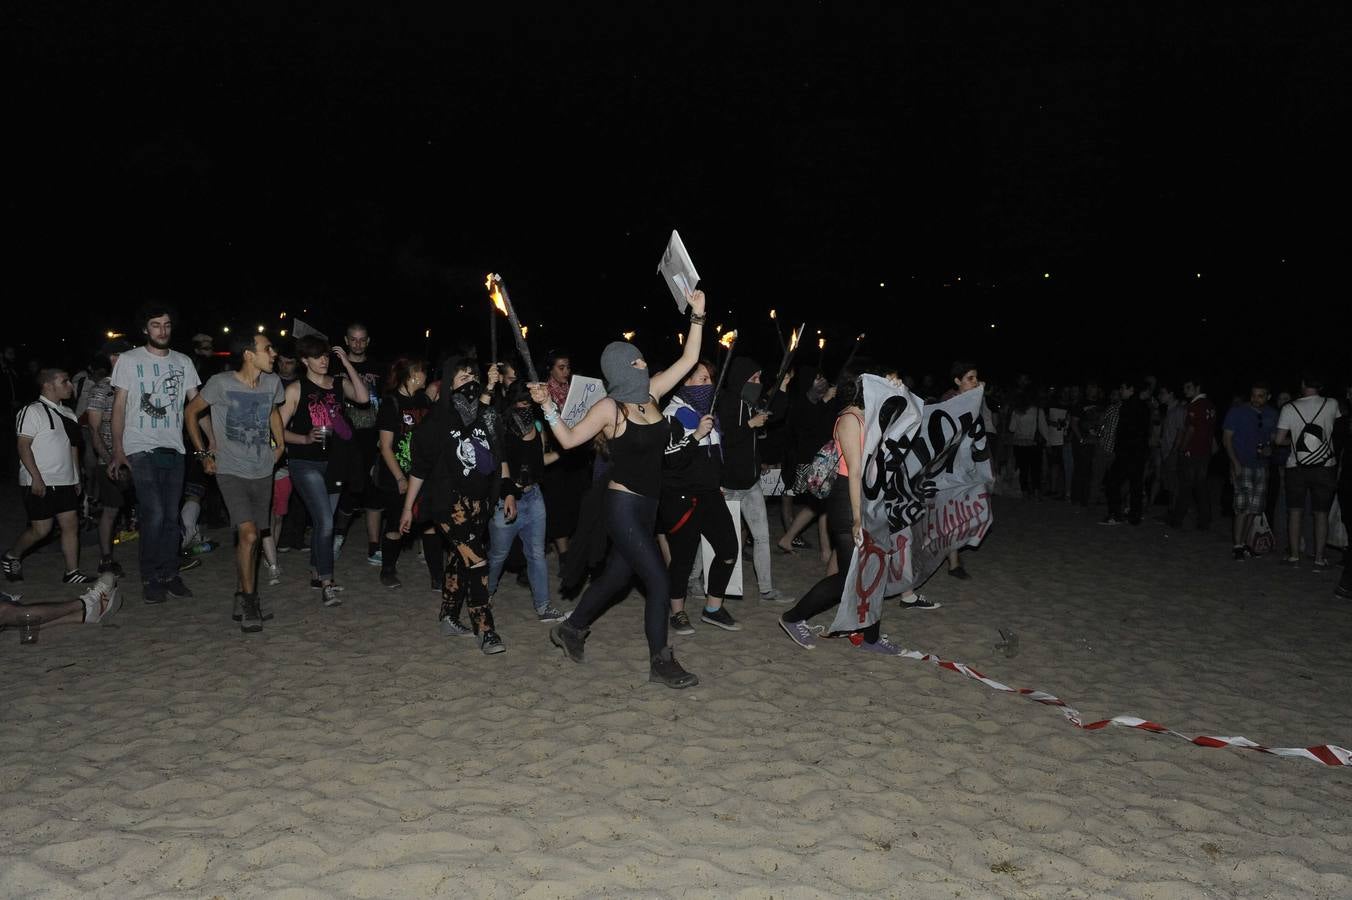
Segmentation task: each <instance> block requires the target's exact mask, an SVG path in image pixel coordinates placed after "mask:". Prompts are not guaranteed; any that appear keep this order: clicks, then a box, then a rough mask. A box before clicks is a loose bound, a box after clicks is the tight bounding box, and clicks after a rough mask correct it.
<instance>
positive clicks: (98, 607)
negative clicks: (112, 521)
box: [0, 572, 122, 631]
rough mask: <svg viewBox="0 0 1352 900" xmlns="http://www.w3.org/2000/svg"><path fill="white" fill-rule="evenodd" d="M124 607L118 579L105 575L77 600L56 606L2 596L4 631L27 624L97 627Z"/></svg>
mask: <svg viewBox="0 0 1352 900" xmlns="http://www.w3.org/2000/svg"><path fill="white" fill-rule="evenodd" d="M121 606H122V598H121V597H119V596H118V593H117V576H116V575H114V574H113V573H112V572H104V573H103V574H102V575H100V576H99V577H98V580H97V581H95V582H94V583H93V584H92V585H90V586H89V590H87V591H85V592H84V593H83V594H82V595H80V597H79V598H77V599H75V600H61V601H58V602H56V603H21V602H20V598H19V597H18V596H15V595H11V594H6V593H4V592H0V631H3V630H4V629H6V628H9V627H10V626H16V627H17V626H20V625H24V624H26V623H33V624H37V625H80V624H85V625H93V624H95V623H96V622H103V621H107V620H108V619H109V618H111V617H112V615H113V614H114V613H116V612H117V611H118V609H119V608H120V607H121Z"/></svg>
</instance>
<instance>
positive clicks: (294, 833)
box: [0, 498, 1352, 898]
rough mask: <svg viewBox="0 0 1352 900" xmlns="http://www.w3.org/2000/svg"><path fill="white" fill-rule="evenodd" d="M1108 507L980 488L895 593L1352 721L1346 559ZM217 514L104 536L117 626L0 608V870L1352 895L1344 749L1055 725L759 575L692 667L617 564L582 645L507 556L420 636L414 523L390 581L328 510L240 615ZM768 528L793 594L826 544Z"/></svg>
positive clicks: (1308, 737)
mask: <svg viewBox="0 0 1352 900" xmlns="http://www.w3.org/2000/svg"><path fill="white" fill-rule="evenodd" d="M6 507H7V510H8V511H7V513H6V514H5V516H4V519H5V524H6V533H7V534H11V535H12V534H13V533H14V529H16V528H17V527H18V525H19V523H17V522H16V521H14V519H15V517H16V510H14V509H13V505H12V504H9V503H7V504H6ZM1101 514H1102V513H1101V511H1100V510H1088V511H1083V510H1080V509H1079V508H1078V507H1070V506H1068V505H1067V504H1064V503H1053V502H1043V503H1033V502H1026V501H1021V500H1018V499H1004V498H1001V499H1000V500H999V501H998V503H997V506H996V525H995V528H994V529H993V530H992V532H991V534H990V536H989V537H988V539H987V543H986V545H985V546H984V547H983V548H982V549H980V550H979V551H976V552H971V553H969V555H968V562H967V567H968V569H969V570H970V571H971V572H972V574H973V578H972V580H970V581H967V582H959V581H957V580H955V579H952V578H949V577H947V576H946V575H944V574H943V573H940V574H939V575H937V576H936V577H935V578H934V579H933V580H932V581H931V583H930V584H929V585H928V586H927V588H926V593H927V594H928V595H929V596H931V597H932V598H933V599H936V600H939V601H941V602H942V603H943V604H944V605H943V608H942V609H940V610H937V611H934V612H915V611H910V612H903V611H901V610H898V609H896V608H895V606H890V607H889V609H888V610H887V612H886V614H885V616H884V631H886V632H888V633H889V634H891V635H892V636H893V637H894V638H895V639H897V640H898V641H899V642H900V643H901V644H902V645H904V646H906V647H908V648H911V649H916V650H922V651H928V652H933V653H936V654H939V655H942V656H944V657H946V658H949V659H955V660H960V661H963V662H966V663H968V664H970V665H972V666H974V667H976V668H978V669H981V670H982V671H983V672H985V673H986V674H987V675H989V676H990V677H992V678H994V679H996V680H999V681H1002V682H1004V683H1006V684H1009V685H1011V686H1014V687H1030V688H1039V689H1042V690H1046V691H1049V692H1051V693H1053V694H1056V695H1057V696H1059V697H1061V698H1063V699H1064V700H1065V701H1066V702H1068V703H1069V704H1071V705H1072V706H1075V707H1076V708H1078V709H1079V710H1080V711H1081V712H1082V713H1083V714H1084V716H1085V718H1086V720H1092V719H1100V718H1107V717H1109V716H1113V715H1117V714H1133V715H1138V716H1141V717H1144V718H1147V719H1152V720H1154V721H1157V722H1161V723H1164V724H1166V725H1168V726H1170V727H1172V728H1174V729H1176V730H1178V731H1181V732H1184V733H1186V734H1190V735H1194V734H1212V735H1244V736H1246V737H1248V738H1251V739H1253V740H1255V741H1258V742H1260V743H1263V744H1268V745H1272V746H1307V745H1314V744H1324V743H1330V744H1338V745H1341V746H1349V745H1352V712H1350V711H1349V706H1348V703H1347V696H1348V691H1349V688H1352V659H1349V656H1348V653H1347V650H1346V648H1347V645H1348V640H1349V638H1350V637H1352V609H1350V608H1349V607H1348V606H1347V605H1346V604H1345V603H1344V604H1339V603H1338V602H1336V601H1334V600H1333V599H1332V598H1331V594H1332V590H1333V586H1334V584H1335V582H1336V578H1337V574H1336V573H1316V572H1314V571H1312V570H1311V568H1310V567H1309V566H1308V565H1306V566H1303V567H1301V568H1300V569H1298V570H1289V569H1286V568H1284V567H1282V566H1280V565H1278V563H1277V560H1276V555H1275V554H1274V555H1272V556H1269V557H1267V558H1264V559H1261V560H1254V561H1250V562H1244V563H1237V562H1234V561H1232V560H1231V559H1230V555H1229V552H1228V549H1229V545H1228V542H1227V540H1226V535H1225V534H1223V531H1224V530H1226V529H1228V522H1227V521H1225V520H1221V521H1218V522H1216V523H1215V526H1214V528H1213V531H1212V532H1211V533H1209V534H1199V533H1197V532H1195V531H1192V530H1188V531H1183V532H1171V531H1167V530H1166V529H1165V527H1164V526H1163V525H1160V524H1157V523H1153V522H1150V521H1147V523H1146V524H1145V525H1142V526H1141V527H1139V528H1130V527H1120V528H1102V527H1099V526H1098V525H1096V524H1095V523H1096V521H1097V519H1098V517H1099V516H1100V515H1101ZM214 536H215V537H217V538H218V539H221V538H224V539H226V540H227V546H226V548H223V549H221V550H218V551H216V552H215V553H212V554H210V555H208V556H207V557H205V560H204V565H203V566H202V567H201V568H199V569H197V570H196V571H193V572H191V573H188V575H187V576H186V580H187V582H188V584H189V585H190V587H192V589H193V590H194V591H195V592H196V597H195V598H193V599H190V600H179V601H173V600H171V601H170V602H169V603H168V604H166V605H164V606H161V607H150V606H146V605H144V604H143V603H142V602H141V598H140V592H139V582H138V579H137V578H136V575H135V560H134V546H132V547H126V548H123V549H122V551H121V553H120V557H121V559H122V560H123V562H124V564H127V565H128V572H129V576H130V577H128V578H127V579H125V581H124V584H126V586H127V588H128V592H127V595H126V599H127V603H126V605H125V607H124V609H123V610H122V612H121V613H120V614H119V615H118V616H117V617H116V618H115V619H114V620H113V621H112V622H111V624H110V625H109V626H108V627H97V626H90V627H83V626H81V627H65V628H54V629H47V630H45V631H44V632H43V633H42V635H41V640H40V642H39V643H38V644H37V645H35V646H26V647H25V646H20V645H19V642H18V635H17V634H15V633H14V632H12V631H10V632H6V633H5V634H4V635H3V636H2V638H0V640H2V641H3V648H2V649H0V672H3V675H2V676H0V677H2V678H3V682H4V685H5V692H4V701H3V703H2V704H0V722H2V723H3V728H0V754H2V756H0V758H3V760H4V765H3V766H2V767H0V792H3V797H4V816H3V818H0V895H3V896H5V897H75V896H80V897H109V898H134V897H154V896H185V897H232V898H233V897H251V896H264V895H266V896H273V897H295V898H300V897H403V896H473V897H518V896H524V897H538V898H551V897H747V898H761V897H765V898H768V897H775V898H809V897H842V896H877V897H964V898H973V897H1030V898H1032V897H1097V896H1113V897H1131V898H1174V897H1308V898H1339V897H1347V896H1352V855H1349V851H1352V818H1349V817H1348V815H1347V814H1346V810H1345V806H1344V805H1345V804H1347V803H1348V802H1349V800H1352V770H1349V769H1342V768H1331V767H1326V766H1322V765H1318V764H1315V763H1310V762H1302V761H1296V760H1283V759H1278V758H1275V757H1269V756H1264V755H1261V754H1257V753H1251V752H1244V751H1237V750H1228V749H1204V748H1200V747H1196V746H1192V745H1190V744H1188V743H1186V742H1184V741H1180V740H1178V739H1176V738H1172V737H1168V736H1158V735H1151V734H1146V733H1142V732H1139V731H1132V730H1127V729H1122V728H1109V729H1106V730H1103V731H1099V732H1094V733H1087V732H1084V731H1079V730H1076V729H1074V728H1072V727H1070V726H1069V725H1067V724H1066V723H1065V722H1064V720H1063V719H1062V716H1061V715H1060V714H1059V713H1058V712H1057V711H1056V710H1055V709H1050V708H1046V707H1043V706H1039V705H1037V704H1034V703H1030V702H1028V701H1027V700H1024V699H1021V698H1019V697H1015V696H1011V695H1007V694H1000V693H996V692H993V691H991V690H989V689H987V688H986V687H984V686H982V685H981V684H979V683H977V682H975V681H972V680H970V679H966V678H964V677H962V676H960V675H957V674H955V673H952V672H947V671H943V670H940V669H938V668H936V667H934V666H931V665H927V664H922V663H918V662H913V661H909V660H901V659H888V658H881V657H877V656H874V655H871V654H863V653H860V652H859V651H856V650H854V649H853V648H852V647H851V646H850V645H849V644H848V642H845V641H825V642H823V643H822V644H821V645H820V646H819V647H818V648H817V649H816V650H813V651H811V652H808V651H804V650H801V649H799V648H798V647H797V646H795V645H794V644H792V643H791V642H790V641H789V640H788V639H787V638H786V637H785V636H784V635H783V634H782V633H781V632H780V631H779V629H778V628H777V627H776V624H775V619H776V617H777V615H778V613H779V612H780V611H781V610H782V608H783V607H782V606H779V605H772V604H766V603H762V602H759V601H751V600H744V601H740V602H739V601H732V605H731V607H730V608H731V609H733V611H734V614H735V615H737V617H738V618H739V619H740V621H741V622H742V624H743V626H744V629H743V630H742V631H741V632H738V633H726V632H722V631H719V630H717V629H714V628H712V627H709V626H700V625H698V624H697V626H696V627H697V628H698V632H697V634H696V635H694V636H693V637H687V638H681V637H675V638H674V640H675V644H676V647H677V652H678V655H679V658H680V659H681V660H682V662H683V663H684V664H685V665H686V666H687V667H688V668H689V669H691V670H692V671H694V672H696V673H698V674H699V676H700V678H701V680H702V683H701V684H700V685H699V686H698V687H697V688H695V689H692V690H686V691H673V690H669V689H667V688H664V687H661V686H658V685H650V684H649V683H648V682H647V668H646V653H645V648H644V645H643V640H642V634H641V621H640V620H641V614H642V604H641V603H640V602H638V598H637V597H636V596H634V597H631V598H630V599H629V600H628V601H627V602H625V603H624V604H622V605H621V606H619V607H617V608H615V609H614V610H612V611H611V612H610V613H609V614H608V615H607V616H605V617H604V618H603V619H602V620H601V621H600V622H599V623H598V624H597V625H596V627H595V629H594V631H593V633H592V636H591V639H590V641H589V643H588V646H587V656H588V661H587V663H586V664H585V665H582V666H578V665H574V664H573V663H571V662H569V661H567V660H566V659H565V658H564V657H563V656H562V654H561V653H559V652H558V651H557V650H555V649H554V648H552V647H550V646H549V644H548V640H547V636H546V632H547V626H544V625H541V624H538V623H537V622H536V621H535V620H534V615H533V613H532V612H531V609H530V604H529V600H528V598H527V595H526V591H525V590H524V589H523V588H519V587H517V586H516V584H515V582H514V581H513V580H512V579H511V578H510V577H509V578H507V579H505V580H504V584H503V587H502V589H501V590H500V591H499V593H498V596H497V598H496V615H497V617H498V621H499V623H500V631H501V633H502V635H503V638H504V640H505V641H506V644H507V648H508V649H507V653H505V654H503V655H500V656H495V657H486V656H484V655H483V654H481V653H480V652H479V651H478V649H477V648H476V646H475V645H474V643H472V641H471V640H470V639H467V638H443V637H440V636H439V634H438V632H437V628H436V611H437V604H438V598H437V596H436V595H434V594H432V593H431V592H430V591H429V590H428V589H427V586H426V581H425V575H424V573H423V570H422V569H421V564H420V563H419V562H418V561H417V559H416V558H415V557H414V556H413V554H412V553H411V552H410V554H409V555H408V556H407V557H406V559H405V561H404V564H403V565H402V566H401V574H402V575H403V576H404V579H405V586H404V588H403V589H401V590H398V591H385V590H382V589H381V588H380V587H379V586H378V585H377V582H376V571H375V570H374V569H371V568H369V567H368V566H367V565H366V563H365V560H364V558H363V557H362V555H361V553H360V552H359V551H360V547H357V548H356V549H353V548H348V552H346V553H345V554H344V555H343V557H342V559H341V560H340V563H339V568H338V574H339V578H340V580H341V581H342V582H343V583H345V584H346V586H347V590H346V592H345V593H344V601H345V602H344V604H343V606H342V607H341V608H339V609H333V610H329V609H324V608H322V607H321V605H320V603H319V599H318V597H317V595H316V592H314V591H311V590H310V589H309V588H308V586H307V582H306V579H305V571H304V569H305V560H304V557H303V555H301V554H296V553H292V554H288V555H285V556H283V557H282V566H283V569H284V570H285V581H284V584H283V585H282V586H280V587H278V588H273V589H271V591H270V592H267V591H265V597H266V598H267V599H268V600H269V601H270V603H271V605H272V606H273V607H274V610H275V613H276V618H275V619H274V620H273V621H271V622H269V623H268V624H267V627H266V629H265V630H264V631H263V632H262V633H261V634H258V635H243V634H241V633H240V631H239V629H238V627H237V626H236V625H235V624H234V623H232V622H231V621H230V620H229V612H230V606H231V594H232V591H233V581H234V576H233V563H232V555H231V552H230V550H229V547H228V534H227V533H226V532H225V531H223V530H222V531H218V532H217V533H216V534H215V535H214ZM92 562H93V560H92V558H91V553H90V550H89V549H88V548H86V551H85V563H86V564H87V565H92ZM774 562H775V566H776V568H775V581H776V586H777V587H779V588H780V589H781V590H783V591H785V592H786V593H787V594H789V595H794V596H796V595H797V594H799V593H800V592H801V591H803V590H804V589H805V588H806V587H807V586H808V585H810V584H811V583H812V582H813V581H814V580H815V579H816V577H817V575H818V566H817V563H816V558H815V554H814V553H812V552H804V553H801V554H799V555H797V556H794V557H786V556H780V555H776V556H775V558H774ZM550 567H551V572H552V571H553V570H554V567H555V561H554V559H553V558H552V557H551V560H550ZM58 569H59V554H57V553H56V552H54V551H53V550H50V549H49V550H46V551H44V552H41V553H39V554H36V555H34V556H33V557H31V558H30V560H29V563H28V565H27V566H26V570H27V581H26V582H25V583H24V585H22V591H23V593H24V595H25V597H26V598H27V599H30V600H44V599H59V598H65V597H68V596H74V595H75V593H76V591H74V590H72V589H70V588H64V587H62V586H61V585H59V584H58V583H57V582H58V580H59V572H58ZM822 624H826V622H825V621H824V622H823V623H822ZM998 628H1004V629H1006V630H1010V629H1012V630H1014V631H1015V632H1017V633H1018V635H1019V637H1020V652H1019V653H1018V655H1017V656H1015V657H1012V658H1007V657H1005V656H1004V655H1003V654H1001V653H1000V652H999V651H998V650H996V649H995V647H994V646H993V645H994V643H995V642H996V641H997V640H998V639H999V635H998V634H997V629H998Z"/></svg>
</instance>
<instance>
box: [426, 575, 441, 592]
mask: <svg viewBox="0 0 1352 900" xmlns="http://www.w3.org/2000/svg"><path fill="white" fill-rule="evenodd" d="M428 583H429V584H430V585H431V588H430V590H431V591H432V593H434V594H440V593H441V590H442V581H441V579H440V578H432V577H431V576H430V575H429V576H428Z"/></svg>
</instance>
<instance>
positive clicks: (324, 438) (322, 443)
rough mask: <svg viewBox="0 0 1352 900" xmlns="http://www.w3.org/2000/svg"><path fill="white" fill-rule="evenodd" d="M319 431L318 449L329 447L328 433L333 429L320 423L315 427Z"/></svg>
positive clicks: (331, 432)
mask: <svg viewBox="0 0 1352 900" xmlns="http://www.w3.org/2000/svg"><path fill="white" fill-rule="evenodd" d="M315 430H316V431H317V432H319V449H321V450H328V449H329V435H331V434H333V429H332V428H330V427H329V426H327V425H321V426H319V427H318V428H316V429H315Z"/></svg>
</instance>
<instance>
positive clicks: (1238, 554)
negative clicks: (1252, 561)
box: [1230, 547, 1249, 562]
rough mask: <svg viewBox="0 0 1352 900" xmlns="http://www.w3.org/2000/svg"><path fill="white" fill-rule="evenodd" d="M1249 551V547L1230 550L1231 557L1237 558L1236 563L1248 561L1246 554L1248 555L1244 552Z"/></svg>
mask: <svg viewBox="0 0 1352 900" xmlns="http://www.w3.org/2000/svg"><path fill="white" fill-rule="evenodd" d="M1247 549H1249V548H1248V547H1231V548H1230V555H1231V556H1233V557H1234V558H1235V562H1243V561H1244V560H1246V559H1248V558H1249V557H1248V554H1246V553H1245V552H1244V551H1245V550H1247Z"/></svg>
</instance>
